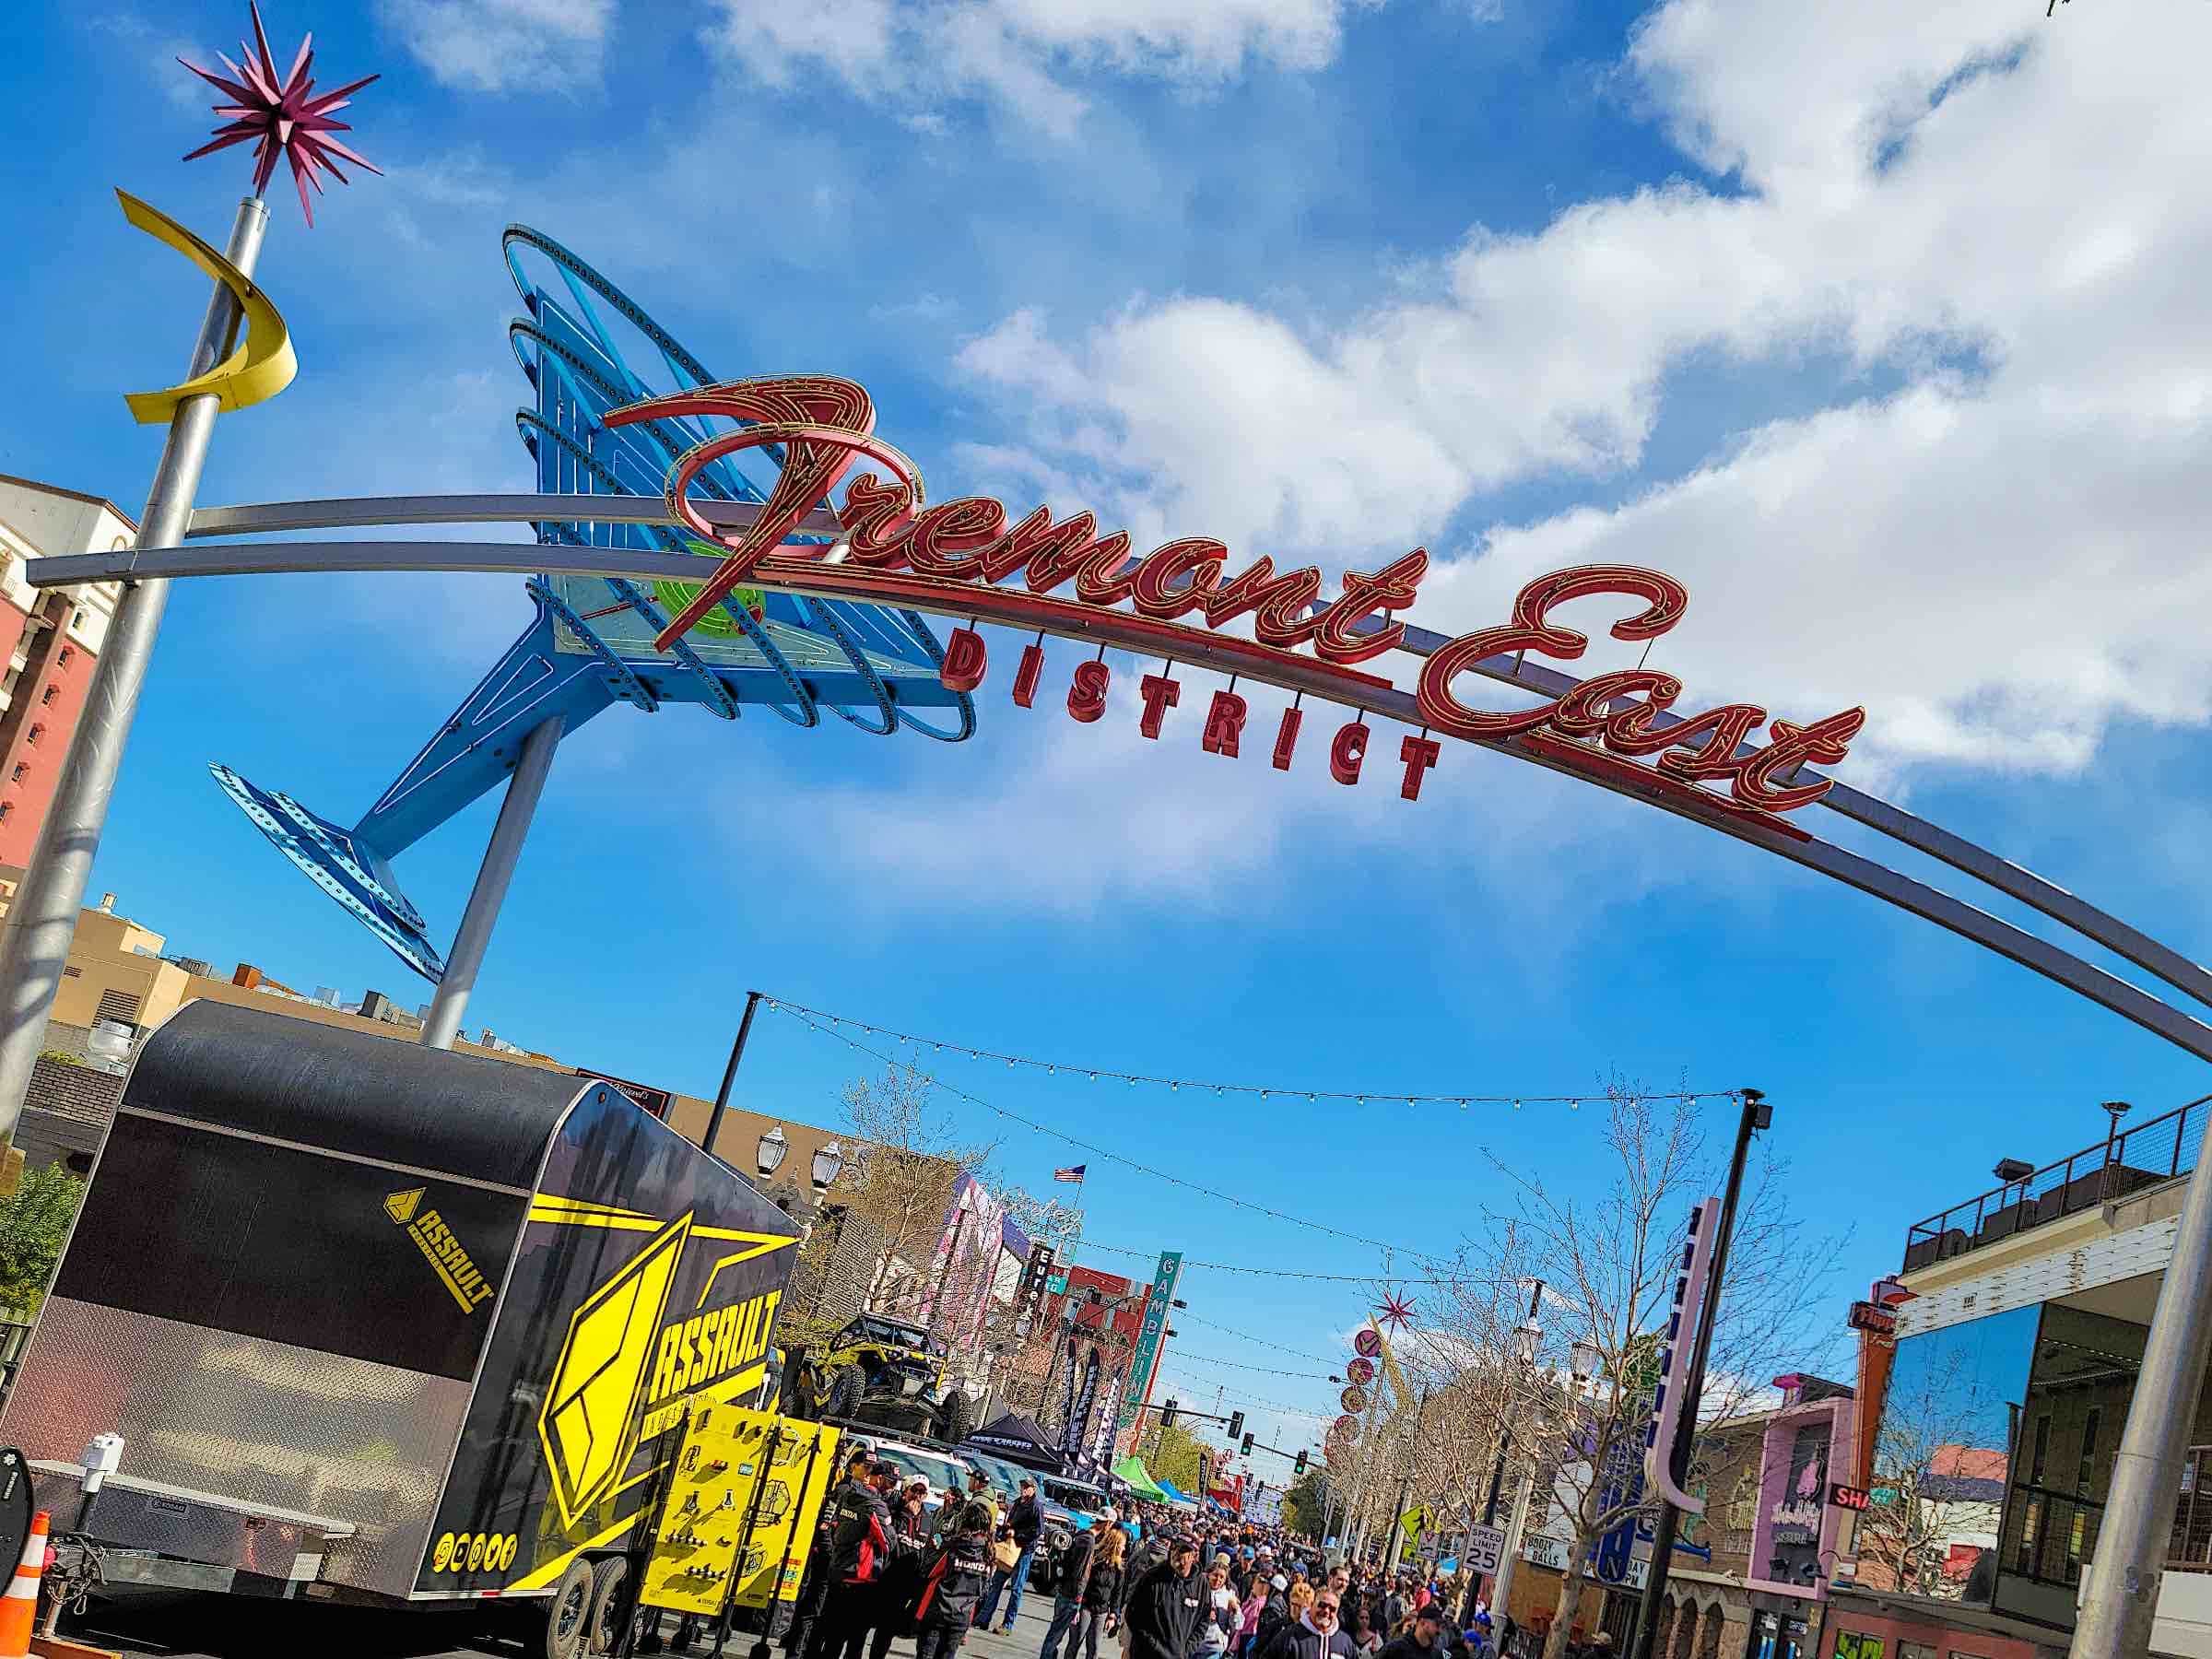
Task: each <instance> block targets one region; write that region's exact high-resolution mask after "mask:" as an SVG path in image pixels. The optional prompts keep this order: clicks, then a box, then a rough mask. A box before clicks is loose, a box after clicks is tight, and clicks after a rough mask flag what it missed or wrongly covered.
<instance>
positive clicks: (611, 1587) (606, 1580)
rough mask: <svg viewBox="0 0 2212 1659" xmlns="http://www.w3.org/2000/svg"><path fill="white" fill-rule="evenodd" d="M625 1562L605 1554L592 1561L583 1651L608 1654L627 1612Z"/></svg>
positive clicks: (613, 1645) (626, 1565) (620, 1630)
mask: <svg viewBox="0 0 2212 1659" xmlns="http://www.w3.org/2000/svg"><path fill="white" fill-rule="evenodd" d="M628 1590H629V1561H628V1560H627V1559H624V1558H623V1557H621V1556H605V1557H602V1558H601V1559H599V1560H596V1561H594V1562H593V1563H592V1617H591V1621H590V1623H589V1624H588V1625H587V1626H586V1627H585V1634H586V1636H587V1637H588V1639H589V1640H588V1641H586V1643H585V1646H584V1652H585V1653H593V1654H599V1653H613V1652H614V1651H615V1644H616V1642H617V1641H618V1640H619V1639H620V1637H621V1634H622V1621H623V1619H624V1618H627V1617H629V1595H628V1594H626V1592H627V1591H628Z"/></svg>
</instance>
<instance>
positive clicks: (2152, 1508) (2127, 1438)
mask: <svg viewBox="0 0 2212 1659" xmlns="http://www.w3.org/2000/svg"><path fill="white" fill-rule="evenodd" d="M2207 1167H2212V1159H2201V1158H2200V1159H2198V1160H2197V1165H2196V1172H2195V1173H2194V1174H2193V1175H2191V1176H2190V1178H2189V1195H2188V1197H2187V1198H2186V1199H2185V1200H2183V1205H2182V1216H2181V1222H2180V1226H2179V1228H2178V1230H2177V1231H2176V1233H2175V1235H2174V1241H2173V1258H2172V1260H2171V1261H2170V1262H2169V1263H2168V1264H2167V1265H2166V1277H2165V1280H2164V1282H2163V1283H2161V1284H2160V1285H2159V1301H2158V1307H2157V1309H2156V1311H2155V1312H2153V1313H2152V1314H2151V1316H2150V1335H2149V1337H2148V1339H2147V1341H2146V1342H2145V1344H2144V1347H2143V1368H2142V1370H2141V1371H2138V1372H2136V1394H2135V1398H2134V1399H2133V1400H2132V1401H2131V1402H2130V1403H2129V1405H2128V1408H2127V1427H2126V1428H2125V1429H2124V1430H2122V1432H2121V1436H2120V1451H2119V1454H2118V1455H2117V1457H2116V1458H2115V1459H2114V1460H2113V1464H2112V1487H2111V1491H2110V1494H2109V1495H2108V1496H2107V1498H2106V1499H2105V1505H2104V1522H2103V1524H2102V1526H2101V1527H2100V1528H2099V1530H2098V1534H2097V1550H2096V1556H2095V1559H2093V1560H2092V1561H2091V1563H2090V1565H2089V1567H2088V1581H2087V1583H2085V1584H2084V1585H2083V1594H2082V1597H2081V1604H2080V1612H2079V1614H2078V1616H2077V1618H2076V1621H2075V1625H2074V1641H2073V1644H2072V1646H2071V1648H2070V1649H2069V1650H2068V1651H2069V1652H2070V1653H2072V1654H2073V1656H2074V1659H2140V1656H2141V1655H2142V1654H2145V1653H2148V1652H2149V1651H2150V1624H2151V1616H2152V1615H2153V1614H2154V1613H2155V1612H2156V1611H2157V1610H2158V1601H2159V1581H2160V1577H2161V1574H2162V1571H2163V1569H2164V1567H2165V1564H2166V1549H2167V1546H2168V1544H2169V1542H2170V1541H2171V1536H2172V1534H2173V1507H2174V1503H2175V1501H2176V1500H2177V1499H2178V1498H2179V1496H2180V1492H2181V1486H2182V1457H2183V1446H2184V1445H2185V1444H2186V1442H2187V1440H2188V1435H2189V1427H2190V1424H2191V1423H2192V1422H2193V1421H2194V1419H2195V1417H2196V1400H2197V1391H2198V1389H2199V1387H2200V1386H2201V1385H2202V1382H2203V1378H2204V1372H2205V1354H2206V1347H2207V1345H2208V1344H2212V1176H2208V1175H2207V1174H2206V1169H2207ZM2016 1466H2017V1465H2016Z"/></svg>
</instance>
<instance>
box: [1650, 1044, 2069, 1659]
mask: <svg viewBox="0 0 2212 1659" xmlns="http://www.w3.org/2000/svg"><path fill="white" fill-rule="evenodd" d="M1773 1121H1774V1109H1773V1108H1772V1107H1771V1106H1769V1105H1768V1104H1767V1098H1766V1096H1765V1095H1764V1094H1762V1093H1761V1092H1760V1091H1759V1090H1758V1089H1756V1088H1747V1089H1745V1090H1744V1108H1743V1112H1742V1113H1741V1115H1740V1116H1739V1117H1738V1118H1737V1120H1736V1125H1735V1154H1734V1155H1733V1156H1732V1157H1731V1158H1730V1159H1729V1160H1728V1185H1727V1186H1726V1187H1725V1188H1724V1190H1723V1191H1722V1194H1721V1219H1720V1223H1719V1226H1718V1229H1717V1230H1716V1231H1715V1232H1714V1234H1713V1240H1712V1272H1711V1273H1710V1274H1709V1275H1708V1277H1707V1280H1706V1285H1705V1311H1704V1316H1703V1317H1702V1318H1701V1319H1700V1320H1699V1322H1698V1330H1697V1336H1696V1340H1695V1345H1694V1346H1693V1347H1691V1349H1690V1353H1689V1370H1688V1371H1687V1372H1686V1373H1684V1376H1683V1379H1682V1407H1681V1415H1680V1416H1679V1417H1678V1418H1677V1419H1676V1422H1675V1443H1674V1446H1673V1447H1672V1449H1671V1450H1670V1451H1669V1453H1668V1458H1669V1462H1670V1463H1671V1465H1672V1466H1673V1468H1674V1474H1675V1484H1676V1485H1677V1486H1679V1485H1680V1484H1681V1483H1682V1481H1683V1479H1684V1478H1685V1477H1687V1476H1688V1473H1689V1450H1690V1445H1691V1442H1692V1441H1695V1440H1696V1439H1697V1433H1698V1401H1699V1398H1700V1395H1702V1394H1703V1393H1704V1391H1705V1359H1706V1356H1707V1355H1708V1354H1710V1353H1711V1352H1712V1330H1713V1326H1714V1325H1716V1324H1719V1323H1720V1317H1721V1276H1722V1275H1723V1274H1724V1272H1725V1271H1726V1270H1727V1266H1728V1241H1729V1240H1730V1238H1731V1237H1733V1236H1734V1234H1735V1204H1736V1199H1737V1198H1738V1197H1739V1196H1740V1195H1741V1194H1742V1193H1743V1190H1744V1161H1745V1159H1747V1157H1748V1156H1749V1155H1750V1151H1751V1136H1752V1134H1753V1132H1754V1131H1757V1130H1760V1129H1764V1128H1766V1127H1768V1126H1769V1125H1770V1124H1772V1123H1773ZM1680 1520H1681V1515H1680V1512H1678V1511H1677V1509H1676V1508H1675V1506H1674V1505H1673V1504H1671V1503H1667V1502H1665V1501H1662V1502H1661V1503H1660V1505H1659V1516H1658V1519H1657V1520H1656V1521H1654V1522H1653V1524H1652V1568H1651V1577H1650V1578H1649V1579H1648V1580H1647V1581H1646V1582H1645V1583H1644V1586H1643V1606H1642V1609H1641V1611H1640V1612H1639V1613H1638V1615H1637V1618H1636V1637H1635V1641H1633V1642H1632V1643H1631V1644H1630V1649H1629V1654H1628V1659H1652V1649H1653V1644H1654V1643H1655V1642H1656V1641H1657V1640H1658V1635H1659V1608H1660V1606H1661V1603H1662V1600H1663V1598H1664V1597H1665V1594H1666V1570H1667V1567H1668V1565H1669V1564H1670V1563H1671V1562H1672V1561H1673V1559H1674V1554H1675V1529H1676V1526H1677V1524H1678V1523H1679V1522H1680ZM2099 1659H2108V1656H2107V1655H2103V1654H2100V1655H2099Z"/></svg>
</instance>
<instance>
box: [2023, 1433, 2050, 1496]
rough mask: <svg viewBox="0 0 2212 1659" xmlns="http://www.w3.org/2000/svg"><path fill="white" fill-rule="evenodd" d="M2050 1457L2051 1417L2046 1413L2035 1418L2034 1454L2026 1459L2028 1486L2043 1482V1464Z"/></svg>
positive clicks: (2039, 1484) (2038, 1484)
mask: <svg viewBox="0 0 2212 1659" xmlns="http://www.w3.org/2000/svg"><path fill="white" fill-rule="evenodd" d="M2050 1458H2051V1418H2049V1417H2048V1416H2047V1415H2046V1416H2043V1417H2039V1418H2036V1419H2035V1455H2034V1456H2032V1457H2030V1459H2029V1460H2028V1482H2029V1484H2030V1486H2041V1485H2042V1484H2043V1465H2045V1464H2046V1463H2048V1462H2049V1461H2050Z"/></svg>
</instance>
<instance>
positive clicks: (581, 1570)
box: [541, 1559, 594, 1659]
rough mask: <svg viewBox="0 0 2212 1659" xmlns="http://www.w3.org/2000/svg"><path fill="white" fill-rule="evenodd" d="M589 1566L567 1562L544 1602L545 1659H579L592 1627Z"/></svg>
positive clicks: (591, 1585)
mask: <svg viewBox="0 0 2212 1659" xmlns="http://www.w3.org/2000/svg"><path fill="white" fill-rule="evenodd" d="M593 1589H594V1583H593V1574H592V1564H591V1563H590V1562H589V1561H585V1560H581V1559H579V1560H574V1561H571V1562H570V1563H569V1566H568V1571H565V1572H563V1573H562V1574H561V1575H560V1582H559V1583H558V1584H556V1585H554V1586H553V1594H552V1595H551V1596H550V1597H549V1598H548V1599H547V1602H546V1638H545V1642H544V1645H543V1648H542V1650H541V1651H542V1652H543V1653H544V1655H545V1659H583V1652H584V1639H585V1638H586V1636H588V1635H589V1633H590V1631H591V1626H592V1591H593Z"/></svg>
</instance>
